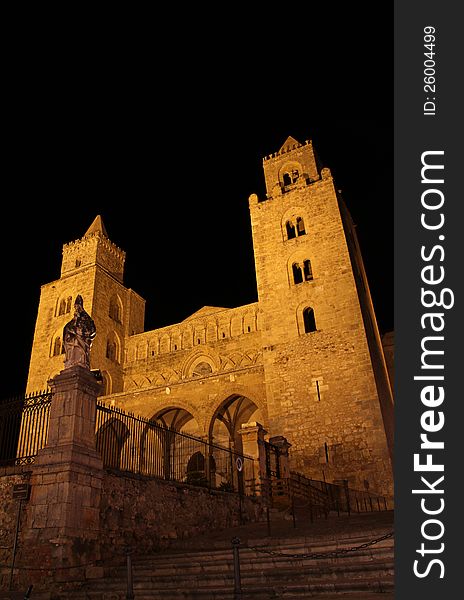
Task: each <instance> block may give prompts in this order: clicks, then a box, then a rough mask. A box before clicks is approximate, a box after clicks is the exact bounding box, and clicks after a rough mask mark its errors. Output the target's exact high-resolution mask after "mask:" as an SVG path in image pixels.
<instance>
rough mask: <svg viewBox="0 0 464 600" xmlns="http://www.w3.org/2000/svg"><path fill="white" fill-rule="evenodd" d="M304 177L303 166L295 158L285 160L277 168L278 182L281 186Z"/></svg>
mask: <svg viewBox="0 0 464 600" xmlns="http://www.w3.org/2000/svg"><path fill="white" fill-rule="evenodd" d="M302 179H304V175H303V166H302V164H301V163H299V162H298V161H296V160H289V161H286V162H285V163H284V164H283V165H282V166H281V167H280V169H279V183H280V185H281V187H282V188H285V187H287V186H288V185H293V184H294V183H298V182H299V181H301V180H302Z"/></svg>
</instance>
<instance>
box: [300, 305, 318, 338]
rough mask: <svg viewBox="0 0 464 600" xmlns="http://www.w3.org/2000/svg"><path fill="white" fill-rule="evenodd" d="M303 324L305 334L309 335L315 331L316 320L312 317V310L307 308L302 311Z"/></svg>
mask: <svg viewBox="0 0 464 600" xmlns="http://www.w3.org/2000/svg"><path fill="white" fill-rule="evenodd" d="M303 323H304V330H305V333H311V332H312V331H316V319H315V317H314V310H313V309H312V308H311V307H309V306H308V307H307V308H305V309H304V310H303Z"/></svg>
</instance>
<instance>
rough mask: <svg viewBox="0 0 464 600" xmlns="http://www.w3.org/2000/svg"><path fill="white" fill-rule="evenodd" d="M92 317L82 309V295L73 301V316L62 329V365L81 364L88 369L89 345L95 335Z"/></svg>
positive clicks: (66, 366) (67, 366)
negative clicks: (63, 352)
mask: <svg viewBox="0 0 464 600" xmlns="http://www.w3.org/2000/svg"><path fill="white" fill-rule="evenodd" d="M96 331H97V330H96V327H95V323H94V322H93V320H92V318H91V317H90V316H89V315H88V314H87V313H86V312H85V310H84V301H83V300H82V296H81V295H78V296H77V298H76V300H75V302H74V317H73V319H72V320H71V321H69V323H66V325H65V326H64V329H63V344H64V351H65V361H64V367H65V369H68V368H69V367H73V366H74V365H81V366H83V367H85V368H87V369H89V370H90V347H91V346H92V342H93V340H94V338H95V335H96Z"/></svg>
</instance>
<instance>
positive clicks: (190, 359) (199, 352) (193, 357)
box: [181, 347, 220, 379]
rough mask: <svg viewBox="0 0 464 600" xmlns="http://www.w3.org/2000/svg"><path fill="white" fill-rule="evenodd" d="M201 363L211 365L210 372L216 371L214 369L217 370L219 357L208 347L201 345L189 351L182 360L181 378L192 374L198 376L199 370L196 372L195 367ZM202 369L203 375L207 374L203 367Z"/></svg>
mask: <svg viewBox="0 0 464 600" xmlns="http://www.w3.org/2000/svg"><path fill="white" fill-rule="evenodd" d="M201 363H204V364H205V365H209V366H210V367H211V371H210V373H216V371H218V370H219V364H220V360H219V357H218V356H215V354H214V353H213V352H211V351H210V349H206V348H205V347H202V348H201V349H196V350H194V351H193V352H191V353H190V354H189V355H188V356H187V357H186V359H185V360H184V363H183V364H182V367H181V372H182V378H183V379H188V378H190V377H194V376H196V377H198V376H199V375H200V374H201V370H199V371H198V373H197V369H198V367H199V365H200V364H201ZM203 371H204V373H205V375H207V374H208V373H207V372H206V370H205V369H203Z"/></svg>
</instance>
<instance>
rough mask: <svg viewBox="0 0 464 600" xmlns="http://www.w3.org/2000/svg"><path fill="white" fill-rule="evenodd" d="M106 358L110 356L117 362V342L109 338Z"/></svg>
mask: <svg viewBox="0 0 464 600" xmlns="http://www.w3.org/2000/svg"><path fill="white" fill-rule="evenodd" d="M106 358H109V359H110V360H113V361H114V362H117V356H116V342H114V341H111V340H107V342H106Z"/></svg>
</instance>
